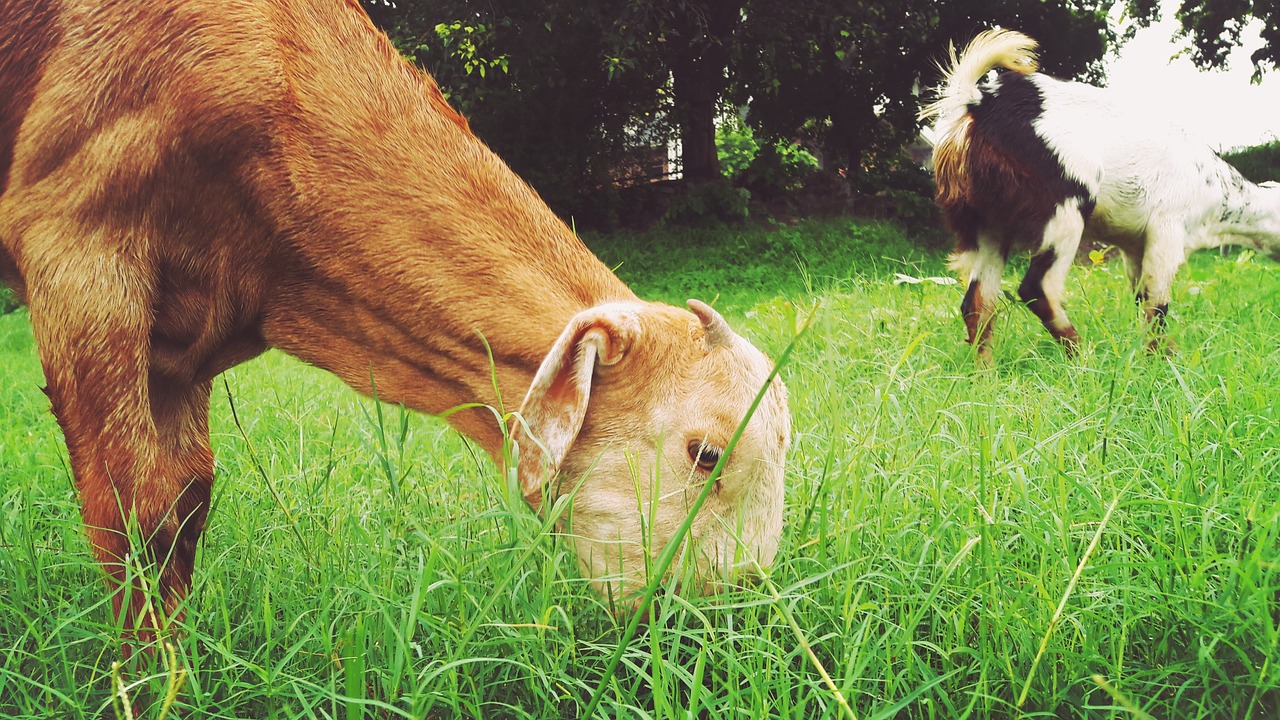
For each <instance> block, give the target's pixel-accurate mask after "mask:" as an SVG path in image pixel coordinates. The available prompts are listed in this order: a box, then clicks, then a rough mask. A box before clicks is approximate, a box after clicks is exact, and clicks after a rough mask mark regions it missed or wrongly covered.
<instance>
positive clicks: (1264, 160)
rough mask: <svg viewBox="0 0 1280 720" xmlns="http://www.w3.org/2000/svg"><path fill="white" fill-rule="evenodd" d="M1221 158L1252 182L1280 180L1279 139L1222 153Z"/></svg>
mask: <svg viewBox="0 0 1280 720" xmlns="http://www.w3.org/2000/svg"><path fill="white" fill-rule="evenodd" d="M1222 159H1223V160H1226V161H1227V162H1229V163H1231V164H1232V165H1234V166H1235V167H1236V169H1237V170H1239V171H1240V174H1241V175H1244V176H1245V177H1247V178H1249V179H1250V180H1252V181H1253V182H1256V183H1257V182H1263V181H1264V180H1280V140H1275V141H1273V142H1269V143H1267V144H1265V145H1258V146H1256V147H1251V148H1244V149H1241V150H1234V151H1232V152H1229V153H1224V154H1223V155H1222Z"/></svg>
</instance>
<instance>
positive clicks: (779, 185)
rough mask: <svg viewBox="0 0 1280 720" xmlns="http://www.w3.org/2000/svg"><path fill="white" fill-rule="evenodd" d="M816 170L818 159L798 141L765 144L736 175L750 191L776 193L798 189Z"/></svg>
mask: <svg viewBox="0 0 1280 720" xmlns="http://www.w3.org/2000/svg"><path fill="white" fill-rule="evenodd" d="M817 170H818V159H817V158H816V157H814V156H813V154H812V153H810V152H809V151H808V150H805V149H804V148H802V147H800V146H799V145H795V144H791V143H783V142H779V143H777V144H774V145H766V146H765V147H763V148H761V149H760V152H758V153H756V157H755V160H753V161H752V162H751V164H750V165H748V166H747V169H746V170H744V171H743V172H742V176H741V177H740V178H739V184H741V185H742V186H743V187H745V188H748V189H750V190H751V191H752V192H756V193H759V194H761V195H765V196H777V195H781V194H783V193H787V192H791V191H793V190H798V189H799V188H800V187H801V186H802V185H804V182H805V181H806V180H808V179H809V178H810V177H811V176H812V175H813V174H814V173H815V172H817Z"/></svg>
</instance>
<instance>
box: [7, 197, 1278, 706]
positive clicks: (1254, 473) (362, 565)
mask: <svg viewBox="0 0 1280 720" xmlns="http://www.w3.org/2000/svg"><path fill="white" fill-rule="evenodd" d="M587 242H588V244H589V245H590V246H591V247H592V248H593V249H594V250H596V251H597V252H598V253H599V254H600V256H601V257H602V258H604V259H605V261H606V262H607V263H608V264H609V265H610V266H613V267H616V268H617V272H618V273H619V274H620V275H621V276H622V277H623V278H624V279H626V280H627V281H628V282H629V283H631V284H632V285H633V287H635V288H636V289H637V291H638V292H639V293H640V294H641V295H642V296H645V297H648V298H653V299H663V300H667V301H671V302H682V301H683V299H684V298H686V297H690V296H693V297H700V298H702V299H704V300H708V301H711V300H716V304H717V306H718V307H720V308H722V309H723V310H724V311H725V312H726V314H727V315H728V317H729V318H730V321H731V322H732V323H733V324H734V325H735V327H736V328H737V329H738V330H739V332H741V333H742V334H743V335H745V336H747V337H749V338H750V339H752V340H753V341H755V342H756V343H757V344H758V345H759V346H761V347H762V348H765V349H766V350H767V351H768V352H770V353H772V354H774V355H775V356H776V355H777V354H778V353H780V352H781V350H782V349H783V348H784V347H785V346H786V345H787V343H788V342H790V341H791V339H792V338H793V336H794V335H795V334H796V332H797V330H798V328H799V327H800V326H802V325H803V324H804V322H805V321H806V320H809V319H812V327H811V329H810V331H809V332H808V333H807V334H806V335H805V336H804V337H803V338H802V339H801V340H800V342H799V344H798V346H797V348H796V350H795V351H794V354H793V355H792V359H791V362H790V363H789V364H788V366H787V367H786V368H785V369H784V370H783V376H784V378H785V380H786V383H787V385H788V388H789V390H790V396H791V408H792V412H793V415H794V437H793V445H792V447H793V450H792V454H791V457H790V460H789V465H788V470H787V478H788V495H787V514H786V526H785V529H784V535H783V541H782V548H781V550H780V551H779V555H778V559H777V562H776V563H775V566H774V567H773V568H772V571H771V574H770V578H769V579H768V580H767V581H766V582H764V583H762V584H760V585H758V586H756V587H753V588H750V589H743V590H740V591H735V592H732V593H728V594H724V595H719V596H715V597H690V598H678V597H668V598H666V599H665V600H664V601H663V602H662V603H661V604H660V605H659V606H658V608H657V609H656V610H655V612H654V615H653V617H652V621H651V623H649V624H648V625H647V626H645V627H644V628H643V629H642V630H641V632H640V633H639V634H638V635H637V636H636V637H635V638H634V639H633V640H632V641H631V642H630V644H629V646H628V648H627V649H626V652H625V654H624V656H623V662H622V663H621V665H619V667H618V670H617V672H616V673H614V674H613V675H612V676H611V677H604V670H605V667H606V665H607V662H608V659H609V657H610V655H611V654H613V652H614V650H615V649H616V648H617V646H618V644H619V642H620V640H621V639H622V637H623V633H622V630H621V627H620V621H618V620H615V619H614V618H613V616H612V615H611V614H610V613H609V610H608V608H607V607H605V606H604V605H603V604H602V601H601V600H599V599H597V598H596V597H595V596H594V595H592V593H591V592H590V591H589V589H588V588H587V587H586V584H585V583H584V581H583V580H582V579H581V578H580V577H579V576H578V574H577V571H576V568H575V565H574V562H573V559H572V557H571V556H570V554H569V549H568V543H567V542H566V541H565V540H563V539H561V538H557V537H555V536H554V534H548V533H545V532H540V523H539V521H538V519H537V518H536V517H535V516H533V515H532V513H531V512H529V511H528V510H527V509H525V508H524V507H523V505H522V504H521V502H520V501H519V499H518V498H511V497H507V496H506V495H505V489H504V488H505V484H504V483H503V482H502V481H501V479H500V478H499V476H498V473H497V472H496V470H495V469H494V467H493V466H492V465H491V463H490V462H489V461H488V460H487V458H485V457H484V456H483V453H482V452H481V451H479V450H478V449H477V448H476V447H474V446H473V445H471V444H470V443H468V442H466V441H465V440H463V439H462V438H461V437H460V436H458V435H457V434H456V433H454V432H453V431H451V430H450V429H448V428H447V426H445V425H444V423H442V422H440V421H438V420H435V419H433V418H429V417H425V416H421V415H417V414H413V413H407V412H404V411H402V410H401V409H399V408H396V407H391V406H381V407H379V406H377V405H376V404H375V403H373V402H372V401H371V400H368V399H365V398H362V397H360V396H357V395H356V394H355V393H354V392H352V391H350V390H348V389H346V388H345V387H344V386H343V385H341V383H339V382H338V381H337V380H336V379H335V378H333V377H331V376H329V375H327V374H325V373H323V372H321V371H319V370H315V369H313V368H309V367H306V366H304V365H301V364H300V363H298V362H296V361H294V360H291V359H289V358H287V357H285V356H283V355H280V354H278V353H268V354H266V355H264V356H263V357H261V358H259V359H257V360H254V361H253V362H250V363H247V364H245V365H243V366H241V367H238V368H236V369H234V370H232V371H230V372H228V373H226V375H225V376H224V379H225V383H223V382H221V381H220V382H219V383H218V385H217V386H216V392H215V396H214V401H213V419H212V425H213V442H214V449H215V452H216V455H217V472H218V482H217V484H216V485H215V488H214V500H213V503H214V506H213V511H212V515H211V518H210V526H209V530H208V531H207V533H206V535H205V539H204V543H203V546H202V550H201V557H200V559H199V567H198V571H197V579H196V586H195V590H194V599H193V602H192V606H191V612H190V614H189V616H188V618H187V621H186V624H185V628H184V633H183V634H182V635H181V636H180V638H179V639H178V640H177V642H176V645H175V652H176V655H177V658H178V661H179V663H178V664H179V665H180V666H181V667H182V668H183V671H182V672H181V673H179V672H178V671H175V670H172V669H171V668H168V667H167V666H166V662H165V661H166V659H167V658H165V657H164V656H163V654H161V655H160V656H159V657H158V658H157V659H155V660H154V661H153V663H152V664H151V665H150V666H149V667H140V668H136V669H134V670H132V671H130V672H125V673H116V676H117V677H113V669H112V664H113V662H114V661H115V660H116V659H117V658H118V645H117V641H116V637H117V635H118V633H117V630H116V629H115V627H114V626H113V624H112V622H111V619H110V612H109V607H108V606H106V605H105V604H104V601H103V591H102V589H103V586H102V584H101V581H100V579H99V574H98V570H97V569H96V568H95V566H94V565H93V563H92V561H91V556H90V553H89V550H88V547H87V543H86V541H85V540H84V537H83V535H82V533H81V530H80V525H79V523H80V521H79V517H78V511H77V506H76V502H75V496H74V491H73V486H72V482H71V479H70V476H69V472H68V469H67V461H66V451H65V448H64V447H63V445H62V438H61V435H60V433H59V432H58V429H57V426H56V424H55V422H54V420H53V418H52V416H51V415H50V414H49V413H48V412H47V408H48V401H47V400H46V399H45V397H44V395H43V394H42V393H41V392H40V390H39V386H40V385H41V377H40V370H39V366H38V364H37V362H36V359H35V352H34V346H33V342H32V339H31V332H30V327H29V325H28V323H27V319H26V316H25V312H24V311H20V312H18V313H15V314H12V315H8V316H4V317H0V408H3V411H2V412H3V414H0V717H13V718H99V717H103V716H105V717H112V712H113V710H112V700H111V694H112V689H113V687H119V685H118V684H117V683H120V684H123V687H124V690H125V692H126V694H127V695H128V696H129V698H130V699H131V701H132V702H133V704H134V705H135V706H136V707H137V709H138V710H140V711H141V714H140V716H141V717H149V718H157V717H160V716H161V715H162V714H164V710H163V709H162V707H161V706H162V705H163V701H164V698H165V694H166V690H167V689H168V688H169V687H170V686H171V685H172V684H175V683H176V682H177V681H178V678H179V677H181V682H182V683H183V687H182V689H181V692H180V693H179V695H178V698H177V702H176V703H175V704H174V705H173V706H172V707H170V708H168V710H167V713H168V714H167V715H166V716H167V717H190V718H342V719H344V720H348V719H354V718H361V717H365V718H395V717H406V718H424V717H429V718H452V717H530V718H546V717H565V718H572V717H577V716H578V715H579V714H580V713H581V711H582V710H583V709H584V708H585V707H586V704H587V702H588V700H589V698H590V697H591V696H592V694H593V693H594V692H596V690H597V689H598V688H600V687H602V686H603V691H604V692H603V701H602V703H601V706H600V707H601V713H602V714H603V715H604V716H606V717H699V718H720V717H743V718H756V717H788V718H818V717H831V718H837V717H856V718H858V719H859V720H869V719H872V718H947V719H951V718H991V717H995V718H1015V717H1051V718H1111V717H1114V718H1131V717H1134V718H1144V717H1154V718H1175V717H1176V718H1271V717H1276V716H1277V713H1280V400H1278V399H1277V393H1276V388H1280V316H1278V312H1280V304H1278V303H1277V299H1278V298H1280V267H1277V266H1276V265H1275V264H1271V263H1269V262H1267V261H1265V260H1261V259H1255V258H1253V257H1252V256H1251V255H1249V254H1247V253H1246V254H1244V255H1232V256H1230V257H1226V258H1223V257H1220V256H1218V255H1217V254H1216V253H1201V254H1200V255H1198V256H1196V257H1195V258H1194V261H1193V262H1192V263H1191V265H1190V266H1189V267H1188V268H1184V269H1183V271H1182V272H1181V273H1180V274H1179V277H1178V282H1177V283H1176V285H1175V291H1174V292H1175V300H1174V304H1173V306H1172V313H1171V318H1170V333H1171V335H1172V337H1173V339H1174V340H1175V341H1176V343H1177V345H1178V347H1179V349H1180V352H1179V353H1178V354H1177V355H1175V356H1173V357H1164V356H1154V355H1151V354H1148V353H1147V352H1146V351H1145V350H1144V349H1143V347H1144V338H1143V337H1142V334H1141V333H1140V332H1139V331H1138V324H1137V322H1138V321H1137V311H1136V309H1135V308H1134V306H1133V303H1132V300H1131V296H1130V293H1129V291H1128V290H1127V289H1126V287H1125V283H1124V273H1123V269H1122V268H1121V266H1120V265H1119V263H1118V262H1117V263H1110V264H1101V265H1098V266H1096V267H1089V268H1086V267H1078V268H1076V269H1075V270H1074V271H1073V273H1072V275H1071V278H1070V280H1069V282H1068V294H1067V307H1068V311H1069V312H1070V313H1071V316H1072V318H1073V320H1075V322H1076V324H1077V326H1078V327H1079V329H1080V332H1081V335H1082V336H1083V337H1084V340H1085V344H1084V352H1083V354H1082V355H1081V356H1080V357H1078V358H1075V359H1068V358H1066V357H1064V356H1063V354H1062V353H1061V352H1060V351H1059V349H1058V348H1057V347H1056V346H1055V345H1053V344H1052V343H1051V342H1050V341H1049V340H1048V338H1047V335H1046V334H1045V333H1044V331H1043V330H1042V329H1041V328H1040V327H1039V323H1038V322H1037V321H1036V320H1035V318H1034V317H1033V316H1032V315H1031V313H1029V312H1028V311H1026V310H1025V309H1023V308H1020V307H1017V306H1016V305H1014V304H1011V303H1006V304H1005V307H1003V308H1002V310H1001V314H1000V317H999V320H998V323H999V324H998V326H997V329H996V332H997V342H996V345H995V356H996V364H995V366H994V368H991V369H987V370H977V369H975V367H974V363H973V358H972V353H971V351H970V349H969V347H968V346H967V345H966V344H965V343H964V342H963V339H964V330H963V327H962V324H961V321H960V318H959V316H958V309H957V308H958V306H959V304H960V299H961V294H962V288H961V287H960V286H958V285H942V284H935V283H933V282H927V281H926V282H924V283H920V284H895V283H894V279H895V274H896V273H902V274H905V275H909V276H912V277H917V278H919V277H927V276H942V275H945V272H944V270H943V263H944V253H943V251H941V250H939V249H937V248H936V247H932V246H927V245H926V246H924V247H922V246H921V244H920V243H916V242H913V241H911V240H910V239H909V238H907V237H905V236H904V235H903V233H902V232H901V231H900V230H899V229H898V228H897V227H895V226H893V225H885V224H875V223H869V222H858V221H852V220H811V221H804V222H801V223H798V224H794V225H776V226H772V225H759V226H750V227H746V228H741V229H718V230H703V231H686V230H680V231H674V230H673V231H663V230H658V231H653V232H649V233H642V234H629V235H613V236H607V237H594V236H589V237H587ZM1012 280H1013V277H1012V274H1011V276H1010V277H1009V278H1007V285H1006V287H1008V288H1010V289H1011V288H1012V287H1013V286H1014V285H1013V282H1012ZM232 403H234V407H235V411H236V417H237V418H238V422H237V421H236V420H235V419H234V418H233V416H232V413H231V405H232ZM622 623H623V624H625V618H624V620H623V621H622ZM117 678H118V680H117Z"/></svg>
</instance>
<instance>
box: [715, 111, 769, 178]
mask: <svg viewBox="0 0 1280 720" xmlns="http://www.w3.org/2000/svg"><path fill="white" fill-rule="evenodd" d="M716 152H717V153H718V155H719V157H720V169H721V170H723V171H724V176H725V177H726V178H728V179H729V180H737V179H738V176H739V175H741V174H742V171H743V170H746V169H747V166H748V165H750V164H751V161H752V160H755V158H756V153H758V152H760V143H758V142H756V136H755V133H753V132H752V131H751V128H750V127H748V126H747V124H746V123H744V122H743V121H742V119H741V118H740V117H739V116H738V115H737V114H736V113H735V114H732V115H729V116H728V117H726V118H724V119H723V120H722V121H721V123H720V126H719V127H717V128H716Z"/></svg>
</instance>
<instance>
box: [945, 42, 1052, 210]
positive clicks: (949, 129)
mask: <svg viewBox="0 0 1280 720" xmlns="http://www.w3.org/2000/svg"><path fill="white" fill-rule="evenodd" d="M1035 50H1036V41H1035V40H1032V39H1031V38H1029V37H1027V36H1026V35H1023V34H1022V33H1020V32H1016V31H1013V30H987V31H985V32H982V33H980V34H979V35H978V36H977V37H976V38H974V39H973V40H971V41H970V42H969V44H968V45H967V46H966V47H965V49H964V52H962V53H960V57H956V48H955V46H954V45H952V46H951V50H950V55H951V63H950V68H947V67H946V66H943V67H942V77H943V83H942V88H941V90H940V92H939V94H938V99H937V100H934V101H933V102H932V103H929V104H928V105H926V106H925V107H924V109H922V110H921V111H920V119H921V120H924V121H928V120H931V119H935V118H936V120H937V122H936V123H935V124H934V134H933V175H934V178H935V179H936V180H937V185H938V195H937V201H938V204H939V205H942V206H943V208H944V209H945V208H946V207H948V206H950V205H953V204H955V203H959V202H961V201H962V200H963V198H964V197H965V196H967V195H968V193H969V190H970V188H969V179H968V177H967V175H968V172H967V168H966V158H967V155H968V144H969V135H968V129H969V124H970V117H969V105H970V104H971V103H976V102H979V101H980V100H982V91H980V90H979V89H978V83H979V82H981V80H982V78H983V77H984V76H985V75H986V74H987V73H988V72H990V71H991V69H992V68H995V67H1003V68H1007V69H1009V70H1014V71H1016V72H1020V73H1022V74H1024V75H1029V74H1031V73H1033V72H1035V71H1036V68H1037V67H1038V64H1037V62H1036V53H1035Z"/></svg>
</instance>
